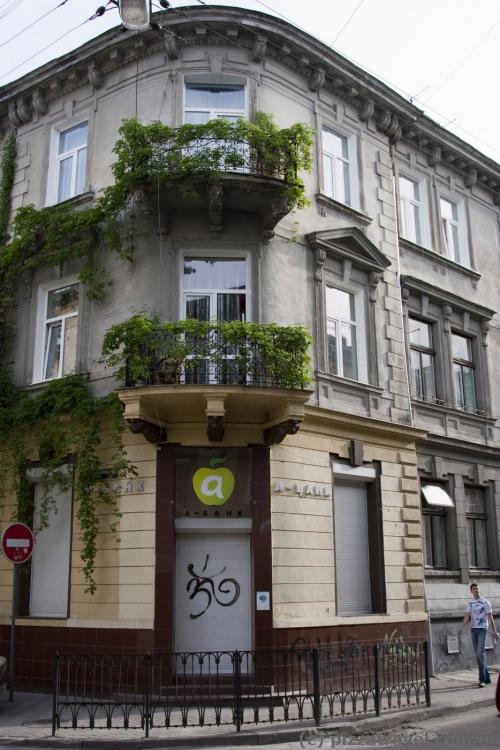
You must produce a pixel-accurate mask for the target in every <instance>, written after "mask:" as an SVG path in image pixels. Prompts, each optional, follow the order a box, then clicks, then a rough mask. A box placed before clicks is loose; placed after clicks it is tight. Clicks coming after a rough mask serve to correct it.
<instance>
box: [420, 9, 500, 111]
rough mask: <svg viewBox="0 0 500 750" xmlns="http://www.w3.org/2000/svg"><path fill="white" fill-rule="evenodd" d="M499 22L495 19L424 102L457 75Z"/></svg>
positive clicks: (499, 20)
mask: <svg viewBox="0 0 500 750" xmlns="http://www.w3.org/2000/svg"><path fill="white" fill-rule="evenodd" d="M499 23H500V18H499V19H498V20H497V21H495V23H494V24H493V26H492V27H491V28H490V29H489V30H488V31H487V32H486V34H485V35H484V36H483V37H481V39H480V40H479V41H478V42H477V44H475V45H474V47H473V48H472V49H471V50H470V52H468V53H467V54H466V55H465V57H464V58H463V59H462V60H461V61H460V62H459V63H458V65H457V66H456V67H455V68H453V70H452V71H451V73H449V74H448V75H447V76H446V78H444V79H443V80H442V81H441V83H440V84H439V86H437V88H435V89H434V91H433V92H432V94H431V95H430V96H428V97H427V99H424V102H423V103H424V104H427V102H429V101H430V100H431V99H432V98H433V97H434V96H435V95H436V94H437V92H438V91H441V89H442V88H443V86H445V85H446V84H447V83H448V81H449V80H450V79H451V78H453V76H454V75H455V73H457V72H458V71H459V70H460V68H462V67H463V66H464V65H465V63H466V62H467V61H468V60H469V59H470V58H471V57H472V55H473V54H474V52H476V50H477V49H479V47H480V46H481V45H482V44H483V42H485V41H486V40H487V38H488V37H489V36H490V35H491V34H492V33H493V32H494V31H495V29H496V27H497V26H498V24H499Z"/></svg>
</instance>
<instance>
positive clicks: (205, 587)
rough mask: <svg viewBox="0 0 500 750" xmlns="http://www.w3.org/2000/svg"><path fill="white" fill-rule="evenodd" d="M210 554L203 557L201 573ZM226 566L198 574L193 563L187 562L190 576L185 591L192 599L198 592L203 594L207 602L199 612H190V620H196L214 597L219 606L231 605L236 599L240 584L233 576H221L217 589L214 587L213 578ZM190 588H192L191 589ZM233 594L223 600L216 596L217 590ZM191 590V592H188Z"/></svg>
mask: <svg viewBox="0 0 500 750" xmlns="http://www.w3.org/2000/svg"><path fill="white" fill-rule="evenodd" d="M209 557H210V555H207V556H206V558H205V565H204V566H203V570H202V571H201V572H202V573H205V571H206V569H207V565H208V560H209ZM225 570H226V568H225V567H224V568H222V570H219V572H218V573H213V574H212V575H211V576H210V575H199V574H198V573H197V572H196V571H195V569H194V564H193V563H189V565H188V566H187V571H188V573H189V575H190V576H192V578H191V579H190V580H189V581H188V584H187V586H186V591H187V592H188V594H189V598H190V599H194V597H195V596H197V595H198V594H205V596H206V598H207V603H206V606H205V609H202V610H201V612H197V613H196V614H195V615H193V614H190V615H189V617H190V618H191V619H192V620H196V619H197V618H198V617H201V616H202V615H203V614H204V613H205V612H206V611H207V609H208V608H209V607H210V605H211V604H212V600H213V599H215V601H216V602H217V604H220V605H221V607H231V605H233V604H234V603H235V602H237V601H238V599H239V598H240V584H239V583H238V581H236V580H235V579H234V578H223V579H222V581H220V583H219V585H218V586H217V591H216V589H215V583H214V580H213V579H214V578H216V577H217V576H220V575H221V573H224V571H225ZM191 589H192V590H191ZM233 591H234V593H233V596H232V598H231V599H229V600H228V601H223V600H221V599H219V597H218V596H217V592H218V593H219V594H222V595H226V594H231V593H232V592H233ZM190 592H191V593H190Z"/></svg>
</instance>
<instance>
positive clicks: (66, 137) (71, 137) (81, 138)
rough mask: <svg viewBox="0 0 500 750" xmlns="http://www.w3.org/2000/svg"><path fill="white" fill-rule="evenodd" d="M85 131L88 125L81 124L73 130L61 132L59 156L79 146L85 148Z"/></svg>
mask: <svg viewBox="0 0 500 750" xmlns="http://www.w3.org/2000/svg"><path fill="white" fill-rule="evenodd" d="M87 130H88V125H87V123H86V122H81V123H80V124H79V125H75V127H74V128H68V130H63V131H62V132H61V133H60V135H59V154H65V153H66V152H68V151H72V150H73V149H75V148H78V147H79V146H86V145H87Z"/></svg>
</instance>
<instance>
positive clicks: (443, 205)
mask: <svg viewBox="0 0 500 750" xmlns="http://www.w3.org/2000/svg"><path fill="white" fill-rule="evenodd" d="M439 210H440V214H441V228H442V242H443V251H444V255H446V256H447V257H448V258H450V259H451V260H454V261H455V262H456V263H460V265H462V266H467V267H468V266H470V254H469V244H468V240H467V217H466V213H465V205H464V203H463V201H460V202H455V201H452V200H449V199H448V198H443V197H441V198H440V199H439Z"/></svg>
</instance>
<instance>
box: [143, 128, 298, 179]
mask: <svg viewBox="0 0 500 750" xmlns="http://www.w3.org/2000/svg"><path fill="white" fill-rule="evenodd" d="M148 161H149V164H148V166H149V171H150V173H151V175H152V177H155V176H156V175H158V173H160V174H162V175H166V176H168V177H169V178H175V177H185V176H189V175H190V176H199V177H201V176H203V174H213V173H214V172H220V173H228V174H231V173H233V174H234V173H236V174H245V175H251V176H253V177H265V178H268V179H274V180H279V181H280V182H284V183H287V182H289V181H290V180H293V179H296V178H297V153H296V147H295V145H294V143H293V142H291V143H290V146H289V148H285V147H279V146H272V147H271V146H266V145H261V146H260V147H259V146H256V145H255V144H252V143H250V141H247V140H244V139H242V138H238V139H233V138H228V139H220V138H215V137H209V136H207V137H203V138H196V139H195V140H193V141H191V142H189V143H188V144H185V145H182V146H180V145H172V144H171V143H169V142H165V143H162V144H155V145H154V146H152V148H151V155H150V157H149V160H148Z"/></svg>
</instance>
